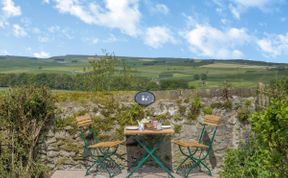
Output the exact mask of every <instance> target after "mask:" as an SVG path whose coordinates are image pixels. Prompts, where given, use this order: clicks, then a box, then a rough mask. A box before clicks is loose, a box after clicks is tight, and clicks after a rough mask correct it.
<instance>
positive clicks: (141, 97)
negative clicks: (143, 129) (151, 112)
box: [135, 91, 155, 106]
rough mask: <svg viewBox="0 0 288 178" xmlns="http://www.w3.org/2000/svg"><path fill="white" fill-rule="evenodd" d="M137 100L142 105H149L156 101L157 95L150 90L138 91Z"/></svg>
mask: <svg viewBox="0 0 288 178" xmlns="http://www.w3.org/2000/svg"><path fill="white" fill-rule="evenodd" d="M135 102H136V103H138V104H139V105H141V106H149V105H150V104H152V103H154V102H155V95H154V94H153V93H152V92H150V91H142V92H138V93H137V94H136V95H135Z"/></svg>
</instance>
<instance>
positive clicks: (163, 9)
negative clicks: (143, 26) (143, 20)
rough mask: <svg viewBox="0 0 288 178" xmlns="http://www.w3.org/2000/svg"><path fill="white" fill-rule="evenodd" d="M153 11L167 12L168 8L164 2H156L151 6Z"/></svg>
mask: <svg viewBox="0 0 288 178" xmlns="http://www.w3.org/2000/svg"><path fill="white" fill-rule="evenodd" d="M151 10H152V12H153V13H161V14H165V15H166V14H168V13H169V11H170V10H169V8H168V7H167V6H166V5H165V4H156V5H155V6H154V7H152V9H151Z"/></svg>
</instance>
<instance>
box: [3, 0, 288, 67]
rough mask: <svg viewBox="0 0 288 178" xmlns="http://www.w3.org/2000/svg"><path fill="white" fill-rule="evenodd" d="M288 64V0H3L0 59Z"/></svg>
mask: <svg viewBox="0 0 288 178" xmlns="http://www.w3.org/2000/svg"><path fill="white" fill-rule="evenodd" d="M103 49H106V50H107V51H109V52H114V53H115V54H116V55H125V56H147V57H191V58H202V59H206V58H219V59H231V58H244V59H253V60H263V61H274V62H288V0H25V1H24V0H0V55H23V56H35V57H49V56H55V55H65V54H101V50H103Z"/></svg>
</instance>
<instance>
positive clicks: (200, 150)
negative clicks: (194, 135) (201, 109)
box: [172, 115, 220, 178]
mask: <svg viewBox="0 0 288 178" xmlns="http://www.w3.org/2000/svg"><path fill="white" fill-rule="evenodd" d="M219 120H220V119H219V117H217V116H213V115H207V116H205V119H204V123H203V124H201V125H203V128H202V131H201V134H200V136H199V138H198V142H197V141H193V142H187V141H181V140H174V141H172V142H174V143H175V144H177V145H178V147H179V150H180V152H181V153H182V154H183V155H184V156H185V157H186V158H185V159H184V160H183V161H182V162H181V163H180V164H179V166H178V167H177V170H176V173H177V174H179V175H182V176H183V177H184V178H188V175H189V174H190V173H191V172H192V170H193V169H195V168H196V167H198V168H199V169H200V170H202V167H201V166H204V167H205V168H206V169H207V170H208V175H210V176H212V173H211V170H210V169H209V167H208V165H207V164H206V163H205V162H204V160H205V159H206V158H207V157H208V156H209V154H210V152H211V150H212V145H213V142H214V138H215V135H216V132H217V126H218V123H219ZM207 126H212V127H214V128H213V130H212V132H211V133H212V138H211V139H210V140H209V142H208V143H204V139H203V138H204V135H205V134H207V135H208V132H207V131H206V127H207ZM184 148H186V149H187V151H186V153H185V151H184ZM193 149H194V150H193ZM197 154H198V155H197ZM188 160H191V161H192V165H189V166H188V167H184V168H183V165H184V163H185V162H187V161H188Z"/></svg>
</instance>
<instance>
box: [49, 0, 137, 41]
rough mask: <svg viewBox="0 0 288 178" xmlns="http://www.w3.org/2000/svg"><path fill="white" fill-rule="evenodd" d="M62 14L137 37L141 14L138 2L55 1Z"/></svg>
mask: <svg viewBox="0 0 288 178" xmlns="http://www.w3.org/2000/svg"><path fill="white" fill-rule="evenodd" d="M54 1H55V2H56V8H57V9H58V10H59V11H60V12H61V13H69V14H71V15H73V16H76V17H78V18H79V19H80V20H82V21H83V22H85V23H87V24H95V25H101V26H105V27H109V28H117V29H120V30H121V31H122V32H123V33H125V34H128V35H130V36H136V35H137V34H138V33H139V31H138V23H139V20H140V16H141V13H140V12H139V10H138V4H139V2H138V0H117V1H115V0H104V1H103V2H104V5H102V6H101V5H100V3H89V4H88V3H86V4H84V3H80V2H79V1H78V0H54Z"/></svg>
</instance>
